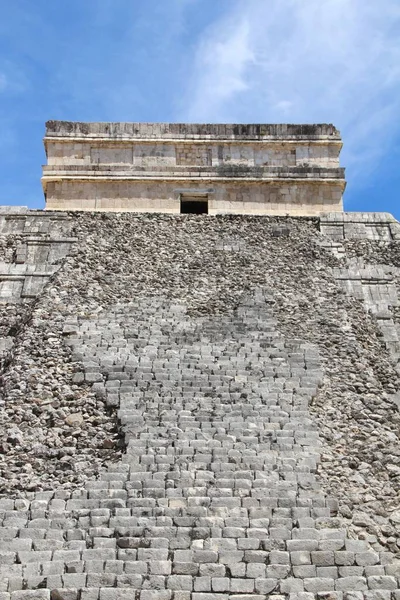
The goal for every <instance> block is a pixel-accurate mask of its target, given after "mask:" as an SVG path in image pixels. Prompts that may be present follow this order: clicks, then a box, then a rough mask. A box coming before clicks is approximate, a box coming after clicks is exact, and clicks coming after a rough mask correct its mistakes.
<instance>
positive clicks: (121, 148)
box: [42, 121, 346, 216]
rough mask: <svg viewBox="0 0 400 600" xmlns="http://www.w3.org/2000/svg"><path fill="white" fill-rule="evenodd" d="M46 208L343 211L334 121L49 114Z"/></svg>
mask: <svg viewBox="0 0 400 600" xmlns="http://www.w3.org/2000/svg"><path fill="white" fill-rule="evenodd" d="M44 144H45V149H46V155H47V165H45V166H44V167H43V177H42V183H43V190H44V193H45V197H46V208H47V209H51V210H88V211H112V212H124V211H129V212H156V213H171V214H179V213H209V214H212V215H216V214H247V215H287V214H288V215H294V216H296V215H298V216H302V215H304V216H315V215H319V214H321V213H324V212H341V211H342V210H343V203H342V195H343V191H344V189H345V186H346V182H345V176H344V169H343V168H341V167H340V166H339V154H340V150H341V148H342V140H341V137H340V132H339V131H338V130H337V129H336V128H335V127H334V126H333V125H326V124H322V125H264V124H251V125H243V124H240V125H239V124H238V125H234V124H179V123H75V122H69V121H48V122H47V123H46V135H45V138H44Z"/></svg>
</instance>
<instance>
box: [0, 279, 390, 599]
mask: <svg viewBox="0 0 400 600" xmlns="http://www.w3.org/2000/svg"><path fill="white" fill-rule="evenodd" d="M66 332H67V333H68V332H71V333H70V335H69V336H68V338H69V340H68V343H69V344H70V345H71V347H72V350H73V353H74V358H75V359H79V360H81V361H82V364H83V366H84V371H83V376H84V379H85V380H86V382H89V383H91V384H92V386H93V389H94V390H95V391H96V394H99V395H105V396H106V398H107V401H108V403H109V404H110V405H112V406H115V405H117V406H119V410H118V416H119V420H120V422H121V427H122V430H123V434H124V437H125V444H126V454H125V455H124V457H123V459H122V461H121V462H120V463H117V464H114V465H110V467H109V469H108V470H107V471H106V472H104V473H103V474H102V476H101V477H100V478H99V479H98V480H96V481H89V482H88V483H87V484H86V486H85V489H82V490H76V491H74V492H72V493H71V494H68V493H65V492H63V491H62V490H59V491H56V492H55V493H52V492H42V493H38V494H35V495H33V496H32V499H31V501H30V502H29V501H28V500H26V501H24V500H15V501H13V500H2V501H0V510H1V511H2V513H1V514H2V517H3V521H2V528H0V536H1V538H2V540H3V544H4V548H5V551H4V552H3V551H1V552H0V581H2V584H1V585H2V587H3V589H4V592H2V593H1V595H0V599H1V600H9V598H11V599H12V600H19V599H21V600H22V599H24V600H25V599H28V598H39V599H45V598H46V599H47V598H49V597H50V595H51V597H52V598H53V599H56V600H57V599H65V600H78V598H81V599H90V600H92V599H93V600H95V599H98V600H103V599H104V600H108V599H114V598H115V599H119V598H133V597H135V598H140V599H143V600H149V599H153V598H154V599H158V598H165V599H167V600H170V599H178V598H179V599H180V600H190V599H193V600H228V599H229V600H247V599H249V600H250V597H251V598H255V599H256V600H264V599H266V598H275V599H276V600H279V599H281V598H289V599H290V600H311V599H314V598H334V599H336V598H337V599H339V600H340V599H341V598H360V599H361V598H365V599H367V600H369V599H370V600H372V599H374V600H375V599H384V600H385V599H387V600H390V599H391V598H393V599H394V598H396V599H397V598H398V597H399V594H398V591H397V590H398V587H399V586H398V583H399V580H398V570H396V568H395V567H393V565H391V564H389V563H391V558H392V557H391V555H390V554H389V553H385V552H381V553H378V552H375V551H373V550H372V549H371V548H370V547H369V544H368V543H367V542H366V541H363V540H354V539H350V538H348V537H347V535H346V529H345V527H344V525H343V522H342V521H341V519H339V518H338V517H337V516H336V508H337V507H336V504H335V502H334V501H333V500H330V499H328V498H326V497H325V495H324V494H323V493H322V491H321V489H320V487H319V485H318V483H317V481H316V477H315V471H316V466H317V462H318V457H319V448H320V445H321V442H320V440H319V436H318V432H317V431H316V429H315V426H314V425H313V422H312V420H311V419H310V415H309V411H308V405H309V402H310V400H311V398H312V397H313V395H315V393H316V390H317V387H318V385H319V382H320V380H321V369H320V363H319V358H318V352H317V350H316V349H315V348H314V347H313V346H312V345H310V344H307V343H302V342H301V341H300V340H296V339H285V338H284V337H283V336H282V335H281V334H280V333H279V330H278V328H277V323H276V320H275V318H274V315H273V313H272V311H271V309H270V308H269V295H268V292H267V291H265V290H257V291H256V292H255V294H254V295H253V296H250V297H248V298H247V299H246V301H245V302H244V303H242V304H241V305H240V306H239V307H238V309H237V311H236V312H235V314H234V315H232V316H224V317H214V318H209V317H189V316H188V315H187V314H186V310H185V307H184V306H183V305H179V304H171V303H169V302H168V301H167V300H162V299H159V298H158V299H149V300H148V301H146V302H144V301H137V302H132V303H131V304H128V305H126V304H124V305H120V306H116V307H114V308H113V309H111V310H109V311H108V312H107V313H106V314H102V315H101V317H99V318H98V319H93V318H91V319H85V318H77V319H76V321H74V322H68V323H66ZM76 378H77V379H80V377H79V373H78V374H77V376H76Z"/></svg>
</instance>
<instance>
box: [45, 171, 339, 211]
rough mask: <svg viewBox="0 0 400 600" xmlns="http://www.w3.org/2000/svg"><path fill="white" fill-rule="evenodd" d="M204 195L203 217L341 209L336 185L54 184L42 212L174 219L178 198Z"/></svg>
mask: <svg viewBox="0 0 400 600" xmlns="http://www.w3.org/2000/svg"><path fill="white" fill-rule="evenodd" d="M182 193H183V194H186V195H195V194H196V193H201V194H204V195H206V196H207V197H208V212H209V214H212V215H215V214H254V215H264V214H269V215H274V214H277V215H282V214H292V215H304V214H306V215H308V216H317V215H319V214H320V213H321V211H323V210H336V208H337V206H338V205H340V203H341V198H342V191H341V186H340V184H335V183H332V182H326V183H325V184H323V185H316V184H315V183H313V182H309V183H304V182H299V183H297V182H296V181H295V180H292V181H287V182H286V183H284V182H280V183H279V185H278V184H276V183H273V182H257V183H255V182H251V181H245V180H244V181H241V182H240V183H238V182H235V181H223V182H214V181H210V180H208V179H205V180H202V181H200V182H199V183H191V184H190V185H188V183H187V182H186V181H185V180H182V181H171V182H166V181H153V182H152V184H151V185H149V182H148V181H147V182H146V181H140V180H139V181H124V180H121V181H118V182H107V181H103V182H100V181H95V180H93V181H91V182H85V181H81V182H80V183H77V182H73V181H62V182H61V181H59V182H54V183H49V184H48V186H47V207H48V209H53V210H62V209H63V208H64V207H65V199H66V198H68V207H69V208H70V209H71V210H87V211H94V210H98V211H107V212H120V211H127V212H150V213H151V212H157V213H172V214H179V213H180V211H181V206H180V198H181V195H182Z"/></svg>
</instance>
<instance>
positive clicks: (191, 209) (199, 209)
mask: <svg viewBox="0 0 400 600" xmlns="http://www.w3.org/2000/svg"><path fill="white" fill-rule="evenodd" d="M181 214H186V215H207V214H208V198H207V196H204V197H202V196H190V197H189V196H181Z"/></svg>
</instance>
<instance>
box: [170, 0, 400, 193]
mask: <svg viewBox="0 0 400 600" xmlns="http://www.w3.org/2000/svg"><path fill="white" fill-rule="evenodd" d="M230 7H231V8H230V9H229V12H227V13H226V14H225V15H223V17H222V18H221V19H220V20H219V21H218V22H216V23H214V24H213V25H212V27H210V28H209V29H208V30H207V31H205V32H204V35H203V37H202V39H201V40H200V42H199V45H198V48H197V55H196V62H195V67H194V69H193V74H192V78H191V81H190V83H189V85H188V88H187V91H186V94H185V96H184V102H183V103H182V115H181V116H182V118H184V119H185V120H189V121H214V122H215V121H219V120H229V121H239V122H240V121H242V122H252V121H253V122H254V121H261V122H279V121H283V122H287V121H291V122H333V123H334V124H335V125H337V126H338V127H339V128H340V129H341V131H342V134H343V137H344V140H345V151H344V152H345V154H344V159H343V163H344V164H345V165H346V166H348V167H349V168H350V171H351V176H352V180H353V181H354V180H355V179H356V178H357V176H360V175H361V174H362V178H361V176H360V177H359V178H358V181H359V183H361V179H364V180H365V170H366V167H368V168H369V169H371V168H372V167H373V164H374V163H375V162H376V161H377V160H378V159H379V157H380V156H382V155H383V153H384V151H385V150H386V149H387V146H388V144H389V143H390V141H391V140H392V139H393V136H394V135H396V134H398V133H399V132H400V121H399V120H398V112H399V108H400V44H399V38H400V5H399V3H398V0H385V1H384V2H376V0H324V1H323V2H321V0H306V1H305V0H268V2H266V1H265V0H246V2H244V1H243V0H236V1H235V2H233V3H232V4H230ZM184 105H185V108H184Z"/></svg>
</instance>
